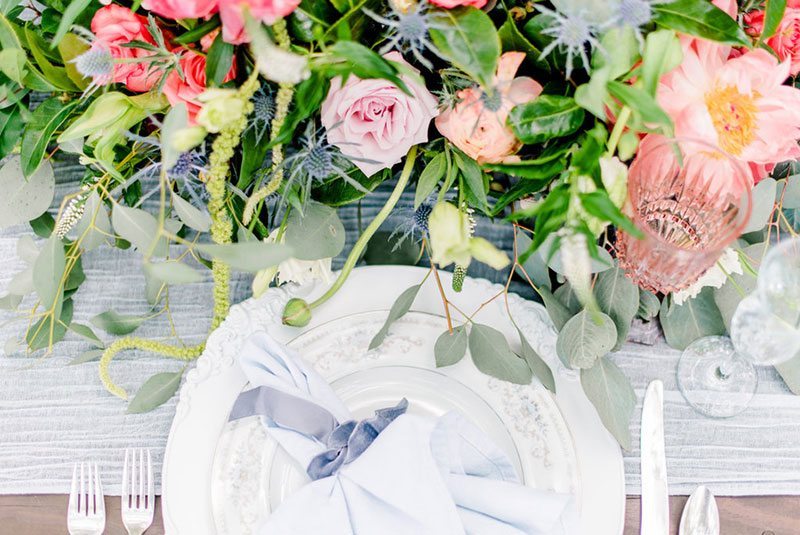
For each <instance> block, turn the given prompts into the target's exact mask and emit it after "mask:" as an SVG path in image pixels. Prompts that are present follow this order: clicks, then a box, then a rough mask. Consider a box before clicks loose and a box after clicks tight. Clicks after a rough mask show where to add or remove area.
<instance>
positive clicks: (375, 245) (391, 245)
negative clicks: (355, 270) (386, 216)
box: [364, 231, 421, 266]
mask: <svg viewBox="0 0 800 535" xmlns="http://www.w3.org/2000/svg"><path fill="white" fill-rule="evenodd" d="M420 256H421V249H420V244H419V243H417V242H415V241H414V240H411V239H402V237H401V236H397V235H395V236H392V233H391V232H382V231H378V232H376V233H375V234H374V235H373V236H372V238H370V240H369V243H367V250H366V252H365V253H364V263H365V264H367V265H369V266H385V265H400V266H415V265H417V263H418V262H419V258H420Z"/></svg>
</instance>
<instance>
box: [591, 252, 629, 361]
mask: <svg viewBox="0 0 800 535" xmlns="http://www.w3.org/2000/svg"><path fill="white" fill-rule="evenodd" d="M594 295H595V298H596V299H597V304H598V305H599V306H600V310H602V311H603V312H605V313H606V314H608V316H609V317H610V318H611V319H612V320H613V321H614V325H615V326H616V328H617V343H616V344H615V345H614V349H619V348H620V347H622V344H624V343H625V340H626V339H627V338H628V331H629V330H630V328H631V322H632V321H633V318H634V317H636V313H637V312H638V311H639V288H638V287H637V286H636V285H635V284H634V283H633V282H631V280H630V279H629V278H628V277H626V276H625V272H624V271H623V270H622V269H621V268H620V267H619V265H616V266H614V268H612V269H609V270H607V271H604V272H602V273H600V274H599V275H598V276H597V282H595V285H594Z"/></svg>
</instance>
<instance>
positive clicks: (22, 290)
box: [6, 266, 36, 297]
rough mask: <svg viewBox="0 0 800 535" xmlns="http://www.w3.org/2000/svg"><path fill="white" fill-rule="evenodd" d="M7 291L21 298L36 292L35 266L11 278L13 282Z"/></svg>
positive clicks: (10, 282) (9, 284)
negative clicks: (34, 281) (34, 282)
mask: <svg viewBox="0 0 800 535" xmlns="http://www.w3.org/2000/svg"><path fill="white" fill-rule="evenodd" d="M6 290H8V291H9V292H11V293H12V294H15V295H18V296H20V297H23V296H25V295H28V294H29V293H32V292H33V291H34V290H36V287H35V286H34V284H33V266H31V267H29V268H27V269H23V270H22V271H20V272H19V273H17V274H15V275H14V276H13V277H11V281H9V283H8V286H7V287H6Z"/></svg>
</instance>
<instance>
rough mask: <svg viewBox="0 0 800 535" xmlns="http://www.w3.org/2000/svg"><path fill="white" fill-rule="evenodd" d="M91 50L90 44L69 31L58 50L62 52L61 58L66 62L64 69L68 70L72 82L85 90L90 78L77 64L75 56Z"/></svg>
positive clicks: (59, 44)
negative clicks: (84, 74)
mask: <svg viewBox="0 0 800 535" xmlns="http://www.w3.org/2000/svg"><path fill="white" fill-rule="evenodd" d="M87 50H89V45H88V44H86V43H84V42H83V41H82V40H81V39H80V37H78V36H77V35H75V34H72V33H68V34H66V35H65V36H64V38H63V39H61V42H60V43H58V52H59V53H60V54H61V60H62V61H63V63H64V69H65V70H66V72H67V76H69V78H70V80H72V83H73V84H75V86H76V87H77V88H78V89H80V90H84V89H86V88H87V87H88V86H89V78H86V77H85V76H83V75H82V74H81V73H80V72H79V71H78V67H77V66H76V65H75V61H74V60H75V58H77V57H78V56H80V55H81V54H83V53H84V52H86V51H87Z"/></svg>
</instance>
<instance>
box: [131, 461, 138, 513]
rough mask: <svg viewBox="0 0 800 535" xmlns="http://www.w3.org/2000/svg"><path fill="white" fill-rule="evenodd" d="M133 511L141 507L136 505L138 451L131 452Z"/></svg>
mask: <svg viewBox="0 0 800 535" xmlns="http://www.w3.org/2000/svg"><path fill="white" fill-rule="evenodd" d="M130 478H131V509H136V508H137V507H139V506H138V505H137V503H136V450H132V451H131V475H130Z"/></svg>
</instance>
